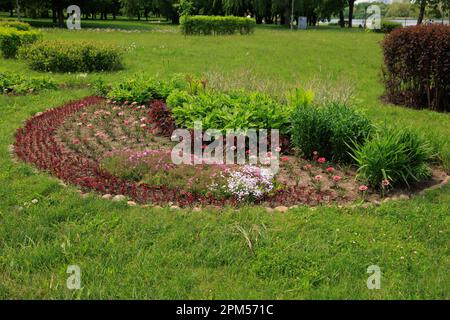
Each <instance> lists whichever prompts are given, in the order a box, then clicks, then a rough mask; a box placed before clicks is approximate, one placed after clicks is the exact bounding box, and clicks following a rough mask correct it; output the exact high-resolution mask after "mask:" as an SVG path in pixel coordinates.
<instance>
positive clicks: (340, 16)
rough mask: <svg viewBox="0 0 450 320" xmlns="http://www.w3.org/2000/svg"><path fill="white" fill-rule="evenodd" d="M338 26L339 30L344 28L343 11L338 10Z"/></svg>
mask: <svg viewBox="0 0 450 320" xmlns="http://www.w3.org/2000/svg"><path fill="white" fill-rule="evenodd" d="M339 26H340V27H341V28H344V27H345V18H344V9H342V10H339Z"/></svg>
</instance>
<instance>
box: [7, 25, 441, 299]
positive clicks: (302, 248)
mask: <svg viewBox="0 0 450 320" xmlns="http://www.w3.org/2000/svg"><path fill="white" fill-rule="evenodd" d="M117 23H119V24H120V23H123V24H127V25H128V24H129V23H130V22H117ZM141 24H143V23H141ZM123 29H125V28H123ZM44 37H45V38H46V39H67V40H72V41H73V45H76V41H79V40H84V39H91V40H104V41H109V42H112V43H116V44H118V45H120V46H123V47H125V48H130V45H131V44H133V45H132V46H131V47H133V46H134V45H135V46H136V49H131V50H129V51H128V52H127V53H126V54H125V65H126V67H125V69H124V70H123V71H121V72H118V73H107V74H102V75H101V76H103V77H104V78H106V79H107V80H108V81H121V80H123V79H124V78H126V77H130V76H133V75H134V74H139V73H146V74H154V75H155V76H156V75H157V76H160V77H168V76H170V75H171V74H173V73H180V72H181V73H192V74H197V75H201V74H204V73H208V74H210V75H211V74H213V75H216V77H220V79H222V80H223V81H224V82H229V83H230V84H231V85H232V84H233V83H245V81H246V78H245V77H246V76H248V75H249V74H251V75H252V81H256V82H258V81H260V82H261V83H264V84H265V85H266V86H269V87H270V86H272V87H274V88H275V91H276V90H278V91H279V90H281V89H279V88H287V87H291V86H294V85H296V84H298V83H300V84H304V85H308V83H310V82H312V81H315V82H322V83H328V84H330V85H331V86H339V84H340V83H351V85H352V86H353V89H354V91H355V94H356V103H357V105H358V107H359V108H362V109H364V110H365V111H366V113H367V114H368V115H369V116H370V117H371V118H372V119H373V120H374V121H376V122H377V123H380V124H383V123H387V124H391V125H406V126H409V127H412V128H415V129H417V130H418V131H419V132H421V133H423V134H424V135H426V136H427V137H428V138H429V139H430V140H431V141H432V142H433V145H434V146H435V149H436V152H437V153H438V154H439V157H440V159H441V161H443V162H444V164H445V166H446V168H448V167H449V159H450V147H449V145H448V140H449V139H448V137H449V136H450V116H449V115H448V114H439V113H435V112H430V111H416V110H410V109H406V108H401V107H396V106H390V105H384V104H382V103H381V102H380V100H379V97H380V96H381V95H382V93H383V86H382V84H381V83H380V81H379V79H380V68H381V65H382V57H381V50H380V46H379V42H380V41H381V40H382V35H379V34H372V33H364V32H360V31H359V30H351V31H348V30H339V29H323V30H322V29H315V30H309V31H306V32H291V31H288V30H283V29H277V28H258V29H257V30H256V32H255V34H254V35H252V36H227V37H184V36H182V35H180V34H179V33H178V31H177V29H176V28H175V27H173V26H161V27H158V26H154V24H151V26H150V27H148V28H145V29H144V28H143V29H142V30H140V31H139V32H126V31H110V32H105V31H93V30H86V29H85V30H82V31H67V30H56V29H52V30H46V31H45V33H44ZM5 70H9V71H15V72H20V73H23V74H27V75H31V74H32V75H38V74H39V73H37V72H32V71H30V70H28V69H27V67H26V65H25V64H24V63H23V62H22V61H13V60H4V59H0V71H5ZM49 76H50V77H52V78H54V79H55V80H57V81H60V82H66V83H68V84H69V87H68V88H67V89H64V90H58V91H44V92H41V93H39V94H34V95H28V96H17V97H12V96H0V123H1V125H0V150H1V154H0V161H1V162H0V168H1V170H0V181H1V184H0V298H163V299H172V298H206V299H209V298H230V299H231V298H260V299H267V298H276V299H278V298H301V299H303V298H304V299H312V298H320V299H325V298H340V299H347V298H355V299H419V298H425V299H432V298H443V299H448V298H449V297H450V295H449V294H448V288H449V286H450V275H449V272H448V270H449V269H450V260H449V257H450V255H449V253H450V252H449V248H450V241H449V240H450V238H449V224H450V219H449V218H448V214H449V212H450V205H449V204H450V186H448V185H447V186H445V187H444V188H442V189H440V190H435V191H432V192H428V193H426V194H425V195H423V196H416V197H414V198H413V199H412V200H409V201H400V202H395V203H386V204H383V205H382V206H380V207H376V208H374V207H371V208H369V209H363V208H360V207H359V208H358V207H357V208H351V209H350V208H348V209H343V208H338V207H320V208H317V209H311V208H307V207H300V208H298V209H295V210H292V211H289V213H287V214H274V213H267V212H266V211H265V210H264V208H258V207H257V208H242V209H239V211H234V210H233V209H231V208H225V209H224V210H222V211H220V212H217V211H214V210H204V211H202V212H191V211H189V210H181V211H174V210H170V209H166V208H163V209H157V208H139V207H133V208H131V207H128V206H127V205H126V204H122V203H115V202H111V201H107V200H102V199H99V198H98V197H96V196H93V195H92V196H89V197H88V198H83V197H81V196H80V195H79V194H78V192H77V190H76V189H75V188H73V187H69V188H64V187H62V186H61V185H60V184H59V183H58V181H56V180H55V179H54V178H52V177H50V176H49V175H46V174H44V173H38V172H36V171H35V170H34V169H33V168H31V167H30V166H28V165H25V164H18V163H14V162H13V161H12V160H11V157H10V155H9V152H8V145H10V144H11V143H12V142H13V140H14V132H15V130H16V129H17V128H18V127H19V126H21V125H22V123H23V121H24V120H26V119H27V118H29V117H31V116H32V115H33V114H34V113H36V112H39V111H42V110H45V109H48V108H50V107H55V106H58V105H61V104H63V103H64V102H67V101H70V100H74V99H78V98H81V97H84V96H86V95H89V94H91V90H90V89H89V87H88V86H87V84H89V83H91V82H92V81H93V80H94V79H95V78H97V77H98V76H99V75H98V74H90V75H87V76H86V77H84V76H80V75H78V74H63V75H61V74H49ZM242 77H243V78H244V79H242ZM33 199H37V200H38V202H37V203H35V204H31V203H30V202H31V200H33ZM24 203H26V204H24ZM249 243H251V248H250V246H249ZM69 264H77V265H79V266H80V267H81V270H82V286H83V289H82V290H81V291H75V292H73V291H69V290H68V289H67V288H66V279H67V276H68V275H67V274H66V272H65V271H66V268H67V265H69ZM373 264H376V265H378V266H380V268H381V271H382V273H383V277H382V284H381V289H380V290H368V289H367V287H366V279H367V277H368V276H369V274H367V273H366V269H367V267H368V266H370V265H373Z"/></svg>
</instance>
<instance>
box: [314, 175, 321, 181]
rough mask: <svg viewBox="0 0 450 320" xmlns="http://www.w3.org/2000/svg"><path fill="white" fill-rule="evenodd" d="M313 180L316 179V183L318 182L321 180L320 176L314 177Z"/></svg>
mask: <svg viewBox="0 0 450 320" xmlns="http://www.w3.org/2000/svg"><path fill="white" fill-rule="evenodd" d="M314 179H316V181H320V179H322V177H321V176H320V175H317V176H315V177H314Z"/></svg>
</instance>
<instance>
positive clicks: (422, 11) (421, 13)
mask: <svg viewBox="0 0 450 320" xmlns="http://www.w3.org/2000/svg"><path fill="white" fill-rule="evenodd" d="M425 7H426V2H425V0H422V1H421V2H420V11H419V17H418V18H417V25H419V24H422V22H423V17H424V16H425Z"/></svg>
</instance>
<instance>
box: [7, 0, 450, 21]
mask: <svg viewBox="0 0 450 320" xmlns="http://www.w3.org/2000/svg"><path fill="white" fill-rule="evenodd" d="M355 1H356V0H0V10H6V11H9V12H10V14H11V15H13V14H14V12H18V13H22V15H23V14H25V15H26V16H28V17H31V18H37V17H50V12H51V16H52V18H53V21H54V23H55V24H58V25H59V26H63V25H64V9H65V8H67V6H68V5H71V4H76V5H78V6H79V7H80V8H81V11H82V15H83V18H84V19H97V18H100V19H108V16H111V15H112V17H113V19H115V18H116V16H117V15H120V14H123V15H126V16H130V17H137V18H138V19H139V20H140V19H142V18H145V19H148V18H149V16H151V15H152V16H157V17H165V18H167V19H170V20H171V21H172V22H173V23H178V21H179V15H180V6H184V5H186V3H188V7H189V8H190V12H191V13H192V14H204V15H225V14H228V15H236V16H246V15H248V14H251V15H252V16H253V17H254V18H255V19H256V22H257V23H262V22H263V21H264V22H265V23H267V24H271V23H280V24H289V23H290V21H291V17H292V15H293V17H294V18H295V19H296V18H297V17H299V16H306V17H307V19H308V23H309V24H310V25H315V24H316V23H317V21H318V20H319V19H329V18H331V17H332V16H338V17H339V20H340V25H341V26H342V27H343V26H344V23H345V19H346V17H347V19H348V26H349V27H352V20H353V17H354V13H355ZM411 1H412V2H413V3H414V4H415V6H416V7H417V10H418V23H422V21H423V19H424V15H425V10H426V8H427V7H428V8H435V9H439V10H441V11H442V12H449V11H450V0H411ZM406 2H407V3H409V1H408V0H407V1H406ZM395 5H396V6H400V7H402V5H398V4H395ZM359 6H361V5H359ZM18 7H19V10H17V8H18ZM385 7H386V6H385ZM402 8H405V5H403V7H402Z"/></svg>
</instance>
